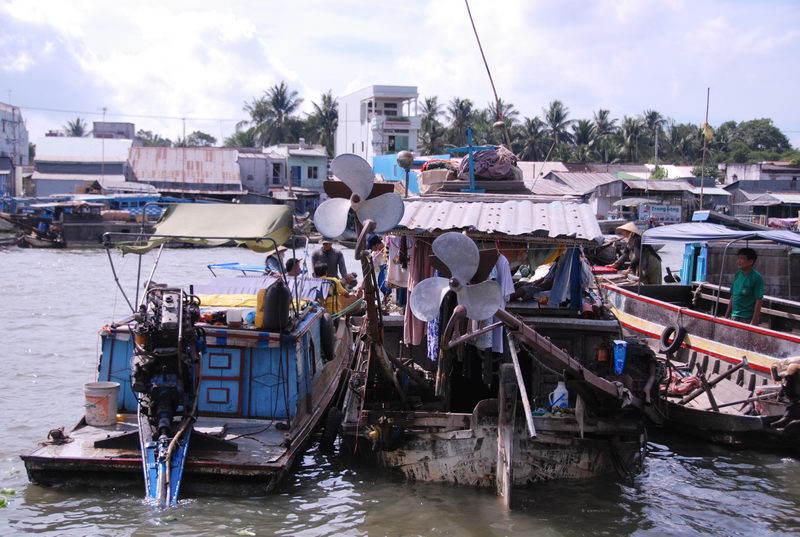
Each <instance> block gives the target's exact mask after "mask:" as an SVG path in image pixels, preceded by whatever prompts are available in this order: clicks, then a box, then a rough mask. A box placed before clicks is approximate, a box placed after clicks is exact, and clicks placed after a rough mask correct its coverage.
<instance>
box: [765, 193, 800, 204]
mask: <svg viewBox="0 0 800 537" xmlns="http://www.w3.org/2000/svg"><path fill="white" fill-rule="evenodd" d="M769 196H772V197H773V198H775V199H776V200H778V201H780V202H781V203H800V194H798V193H789V192H770V193H769Z"/></svg>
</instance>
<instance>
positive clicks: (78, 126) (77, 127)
mask: <svg viewBox="0 0 800 537" xmlns="http://www.w3.org/2000/svg"><path fill="white" fill-rule="evenodd" d="M63 130H64V134H66V135H67V136H76V137H78V138H81V137H83V136H86V135H87V134H88V133H89V126H88V125H87V124H86V122H85V121H84V120H82V119H81V118H79V117H76V118H75V119H74V120H73V121H67V124H66V125H64V127H63Z"/></svg>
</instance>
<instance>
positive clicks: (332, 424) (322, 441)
mask: <svg viewBox="0 0 800 537" xmlns="http://www.w3.org/2000/svg"><path fill="white" fill-rule="evenodd" d="M342 419H344V414H342V411H341V410H339V409H338V408H336V407H331V408H330V409H328V415H327V416H326V417H325V425H324V427H323V428H322V435H321V436H320V438H319V447H320V449H322V450H325V451H331V450H332V449H333V444H334V442H336V437H337V436H339V428H340V427H341V426H342Z"/></svg>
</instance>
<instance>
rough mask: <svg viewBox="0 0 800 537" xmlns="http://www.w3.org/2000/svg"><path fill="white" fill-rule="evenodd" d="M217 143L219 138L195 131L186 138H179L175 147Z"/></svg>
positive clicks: (208, 145) (206, 145)
mask: <svg viewBox="0 0 800 537" xmlns="http://www.w3.org/2000/svg"><path fill="white" fill-rule="evenodd" d="M216 143H217V139H216V138H214V137H213V136H211V135H210V134H208V133H205V132H202V131H194V132H193V133H191V134H190V135H189V136H187V137H186V138H185V139H184V138H178V141H177V142H175V147H213V146H214V145H216Z"/></svg>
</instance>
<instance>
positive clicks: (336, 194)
mask: <svg viewBox="0 0 800 537" xmlns="http://www.w3.org/2000/svg"><path fill="white" fill-rule="evenodd" d="M322 188H323V189H324V190H325V193H326V194H327V195H328V197H329V198H347V199H350V196H352V195H353V192H352V191H351V190H350V187H349V186H347V185H346V184H344V183H343V182H341V181H325V182H324V183H322Z"/></svg>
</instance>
